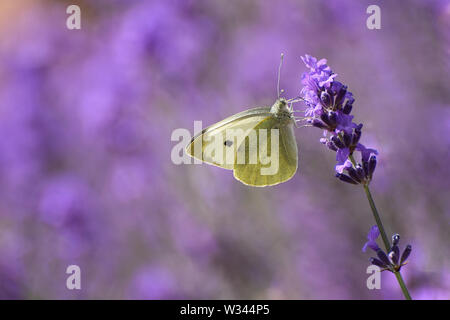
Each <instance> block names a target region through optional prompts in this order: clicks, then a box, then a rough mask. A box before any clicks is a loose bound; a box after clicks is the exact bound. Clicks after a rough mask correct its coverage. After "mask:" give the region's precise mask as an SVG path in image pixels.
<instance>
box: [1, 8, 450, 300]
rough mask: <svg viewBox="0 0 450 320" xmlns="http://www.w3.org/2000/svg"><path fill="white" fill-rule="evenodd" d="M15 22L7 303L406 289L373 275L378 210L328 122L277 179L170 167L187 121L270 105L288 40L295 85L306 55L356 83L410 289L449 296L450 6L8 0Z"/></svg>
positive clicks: (383, 206)
mask: <svg viewBox="0 0 450 320" xmlns="http://www.w3.org/2000/svg"><path fill="white" fill-rule="evenodd" d="M73 3H76V4H78V5H80V7H81V10H82V11H81V14H82V29H81V30H68V29H67V28H66V18H67V17H68V15H67V14H66V12H65V11H66V8H67V6H68V5H69V4H73ZM94 3H95V4H94ZM370 4H377V5H379V6H380V7H381V12H382V29H381V30H368V29H367V28H366V19H367V17H368V15H367V14H366V8H367V7H368V6H369V5H370ZM0 33H1V35H0V64H1V65H0V137H1V138H0V298H3V299H5V298H7V299H13V298H20V299H22V298H25V299H31V298H33V299H46V298H61V299H74V298H100V299H105V298H113V299H120V298H138V299H167V298H177V299H178V298H187V299H224V298H227V299H235V298H243V299H349V298H352V299H401V298H402V295H401V291H400V289H399V287H398V284H397V283H396V281H395V278H394V277H393V275H392V274H385V273H383V274H382V289H381V290H371V291H369V290H368V289H367V287H366V279H367V277H368V275H367V274H366V267H367V266H368V265H369V262H368V258H369V257H370V256H371V254H369V253H362V252H361V248H362V246H363V244H364V242H365V241H366V234H367V232H368V230H369V228H370V226H372V225H373V224H374V221H373V218H372V215H371V212H370V209H369V206H368V203H367V200H366V198H365V196H364V192H363V189H362V188H361V187H358V186H352V185H347V184H344V183H342V182H340V181H338V180H337V179H336V178H334V153H333V152H330V151H329V150H327V149H326V148H325V147H324V146H322V145H321V144H320V143H319V138H320V137H321V132H320V130H315V129H311V128H299V129H297V130H296V134H297V141H298V144H299V152H300V156H299V165H300V167H299V171H298V172H297V174H296V175H295V176H294V178H293V179H291V180H290V181H288V182H286V183H283V184H281V185H279V186H276V187H268V188H262V189H261V188H251V187H247V186H244V185H243V184H241V183H239V182H238V181H236V180H234V179H233V177H232V173H231V172H230V171H226V170H221V169H219V168H215V167H212V166H208V165H180V166H176V165H174V164H173V163H172V162H171V158H170V153H171V149H172V148H173V147H174V145H175V144H176V143H175V142H172V141H171V139H170V137H171V133H172V131H173V130H174V129H176V128H187V129H189V130H190V131H191V132H192V131H193V122H194V120H202V121H203V124H204V126H206V125H209V124H211V123H214V122H216V121H219V120H221V119H223V118H224V117H226V116H229V115H231V114H234V113H236V112H239V111H242V110H244V109H246V108H250V107H254V106H260V105H269V104H272V103H273V102H274V100H275V98H276V71H277V67H278V63H279V57H280V53H281V52H284V53H285V62H284V66H283V70H282V77H281V87H282V88H284V89H285V91H286V94H285V95H286V96H287V97H294V96H297V95H298V94H299V92H300V89H301V83H300V77H301V74H302V72H304V71H306V68H305V67H304V65H303V63H302V62H301V60H300V56H301V55H304V54H305V53H309V54H311V55H314V56H316V57H318V58H327V59H328V63H329V65H330V66H331V67H332V69H333V71H335V72H336V73H337V74H338V75H339V77H338V79H339V81H341V82H343V83H345V84H347V85H348V86H349V89H350V91H352V92H353V94H354V96H355V98H356V102H355V104H354V109H353V110H354V111H353V113H354V115H355V119H356V121H359V122H363V123H364V134H363V137H362V142H363V143H365V144H366V145H368V146H373V147H375V148H377V149H378V150H379V152H380V156H379V158H378V159H379V165H378V167H377V171H376V175H375V178H374V181H373V182H372V185H371V186H372V192H373V194H374V197H375V201H376V202H377V205H378V207H379V210H380V212H381V215H382V218H383V220H384V224H385V227H386V228H387V232H388V233H389V235H390V234H393V233H395V232H398V233H400V235H401V236H402V240H401V242H400V244H401V247H404V245H406V244H407V243H411V244H412V246H413V252H412V255H411V257H410V259H409V260H410V263H409V264H408V266H407V267H405V268H404V269H403V270H404V271H403V275H404V278H405V280H406V282H407V285H408V287H409V289H410V291H411V294H412V296H413V298H422V299H449V298H450V259H449V258H450V249H449V240H450V232H449V231H450V228H449V227H450V170H449V167H448V163H449V160H450V153H449V150H450V90H449V83H450V82H449V80H450V77H449V72H450V59H449V57H450V56H449V53H450V4H449V2H448V1H437V0H436V1H430V0H421V1H419V0H412V1H408V3H407V4H406V3H403V2H400V1H380V0H377V1H369V0H364V1H325V0H323V1H312V0H309V1H294V0H292V1H264V2H263V1H257V0H252V1H250V0H244V1H222V0H208V1H207V0H203V1H202V0H198V1H193V0H192V1H184V0H183V1H182V0H179V1H163V0H161V1H143V0H136V1H125V0H122V1H119V0H115V1H110V0H108V1H107V0H102V1H95V2H94V1H60V0H58V1H56V0H54V1H31V0H29V1H25V0H22V1H2V2H1V3H0ZM71 264H76V265H79V266H80V267H81V272H82V290H73V291H71V290H68V289H67V288H66V278H67V276H68V275H67V274H66V273H65V271H66V268H67V266H68V265H71Z"/></svg>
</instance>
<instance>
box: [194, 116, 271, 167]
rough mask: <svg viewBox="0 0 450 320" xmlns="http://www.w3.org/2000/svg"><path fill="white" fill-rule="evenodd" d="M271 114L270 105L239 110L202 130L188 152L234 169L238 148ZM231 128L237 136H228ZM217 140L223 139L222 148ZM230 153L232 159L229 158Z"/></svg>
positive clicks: (212, 162) (209, 161) (211, 162)
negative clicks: (249, 133) (217, 145)
mask: <svg viewBox="0 0 450 320" xmlns="http://www.w3.org/2000/svg"><path fill="white" fill-rule="evenodd" d="M271 115H272V114H271V113H270V107H259V108H253V109H249V110H246V111H243V112H239V113H237V114H235V115H233V116H231V117H228V118H226V119H224V120H222V121H220V122H218V123H216V124H213V125H211V126H209V127H207V128H205V129H204V130H202V132H201V133H199V134H198V135H196V136H195V137H194V138H192V140H191V142H190V143H189V144H188V146H187V147H186V152H187V153H188V154H189V155H190V156H191V157H194V158H196V159H199V160H202V161H203V162H206V163H208V164H212V165H215V166H218V167H221V168H224V169H228V170H232V169H233V168H234V158H235V153H236V152H237V148H238V147H239V145H240V144H241V143H242V141H244V139H245V137H246V135H247V134H248V132H250V131H251V130H252V129H253V128H254V127H255V126H256V125H258V124H259V123H260V122H261V121H263V120H265V119H267V118H269V117H271ZM229 129H233V130H231V131H233V132H235V133H236V136H234V137H232V139H229V137H227V130H229ZM227 139H228V140H227ZM217 141H222V143H220V144H219V145H220V146H221V147H222V150H217V148H215V143H217ZM216 153H217V154H216ZM230 154H231V159H229V158H227V156H228V155H230Z"/></svg>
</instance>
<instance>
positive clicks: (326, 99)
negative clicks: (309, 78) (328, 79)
mask: <svg viewBox="0 0 450 320" xmlns="http://www.w3.org/2000/svg"><path fill="white" fill-rule="evenodd" d="M320 101H321V102H322V104H323V105H324V106H325V108H330V107H331V105H332V98H331V96H330V94H329V93H328V92H326V91H322V93H321V94H320Z"/></svg>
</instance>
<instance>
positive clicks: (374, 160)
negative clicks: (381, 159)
mask: <svg viewBox="0 0 450 320" xmlns="http://www.w3.org/2000/svg"><path fill="white" fill-rule="evenodd" d="M376 166H377V157H376V156H374V155H372V156H371V157H370V159H369V165H368V171H369V172H368V173H369V177H370V178H372V175H373V172H374V171H375V167H376Z"/></svg>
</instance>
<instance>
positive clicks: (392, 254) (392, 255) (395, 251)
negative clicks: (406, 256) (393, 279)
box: [389, 245, 400, 265]
mask: <svg viewBox="0 0 450 320" xmlns="http://www.w3.org/2000/svg"><path fill="white" fill-rule="evenodd" d="M399 256H400V249H399V248H398V246H397V245H393V246H392V248H391V251H389V260H391V262H392V264H394V265H397V264H398V258H399Z"/></svg>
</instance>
